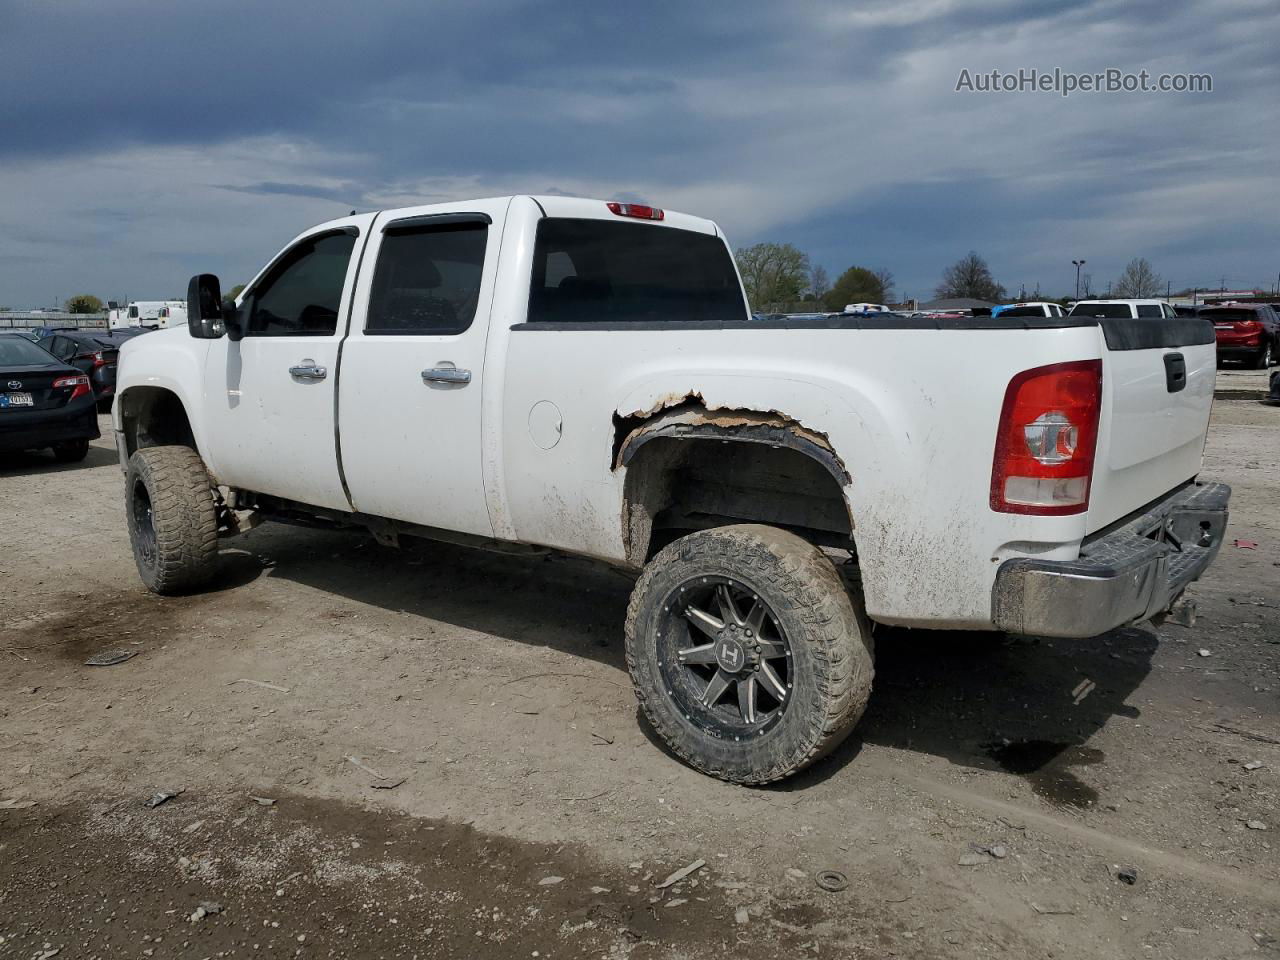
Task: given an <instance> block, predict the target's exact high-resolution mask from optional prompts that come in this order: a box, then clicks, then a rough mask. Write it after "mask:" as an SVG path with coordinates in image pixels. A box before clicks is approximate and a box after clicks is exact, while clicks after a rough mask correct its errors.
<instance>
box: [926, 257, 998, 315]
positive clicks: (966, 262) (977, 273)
mask: <svg viewBox="0 0 1280 960" xmlns="http://www.w3.org/2000/svg"><path fill="white" fill-rule="evenodd" d="M934 293H935V294H936V295H937V297H938V298H939V299H954V298H959V297H965V298H969V299H973V300H987V301H990V302H992V303H995V302H996V301H998V300H1003V299H1004V298H1005V296H1004V287H1003V286H1001V285H1000V284H998V283H996V281H995V278H994V277H993V276H991V268H990V267H989V266H987V261H985V260H983V259H982V257H980V256H978V253H977V251H975V250H970V251H969V254H968V256H965V257H962V258H961V259H959V260H957V261H956V262H955V263H953V264H952V265H951V266H949V267H947V269H946V270H944V271H942V282H941V283H940V284H938V287H937V289H936V290H935V291H934Z"/></svg>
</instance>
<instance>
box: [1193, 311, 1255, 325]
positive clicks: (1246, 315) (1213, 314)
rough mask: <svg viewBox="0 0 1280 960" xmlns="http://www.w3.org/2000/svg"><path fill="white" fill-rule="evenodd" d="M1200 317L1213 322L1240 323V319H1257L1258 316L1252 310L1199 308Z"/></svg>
mask: <svg viewBox="0 0 1280 960" xmlns="http://www.w3.org/2000/svg"><path fill="white" fill-rule="evenodd" d="M1200 319H1202V320H1212V321H1213V322H1214V323H1240V322H1241V321H1242V320H1257V319H1259V317H1258V314H1257V313H1255V312H1254V311H1253V310H1201V311H1200Z"/></svg>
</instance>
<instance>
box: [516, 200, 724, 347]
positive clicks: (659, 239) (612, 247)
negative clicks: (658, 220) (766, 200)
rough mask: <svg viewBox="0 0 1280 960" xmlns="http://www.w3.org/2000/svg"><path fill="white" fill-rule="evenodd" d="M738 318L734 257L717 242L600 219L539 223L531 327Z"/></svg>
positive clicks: (716, 239) (706, 237)
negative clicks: (547, 324)
mask: <svg viewBox="0 0 1280 960" xmlns="http://www.w3.org/2000/svg"><path fill="white" fill-rule="evenodd" d="M745 319H747V305H746V302H745V301H744V300H743V297H742V287H741V286H740V285H739V283H738V274H737V271H736V270H734V267H733V258H732V257H731V256H730V255H729V248H728V247H726V246H725V244H724V241H723V240H721V239H720V238H719V237H714V236H711V235H709V234H705V233H695V232H693V231H691V230H677V229H674V228H671V227H657V226H651V225H645V224H634V223H610V222H609V221H607V220H571V219H562V218H554V219H544V220H541V221H540V222H539V223H538V237H537V243H536V244H535V246H534V254H533V285H532V288H531V290H530V294H529V320H530V321H531V322H552V323H618V322H623V323H628V322H643V321H654V320H663V321H668V320H676V321H696V320H702V321H708V320H709V321H716V322H726V321H735V320H745Z"/></svg>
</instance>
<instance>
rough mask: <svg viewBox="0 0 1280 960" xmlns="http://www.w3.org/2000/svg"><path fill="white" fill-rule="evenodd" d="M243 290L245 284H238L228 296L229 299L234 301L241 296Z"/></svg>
mask: <svg viewBox="0 0 1280 960" xmlns="http://www.w3.org/2000/svg"><path fill="white" fill-rule="evenodd" d="M243 289H244V284H243V283H237V284H236V285H235V286H234V287H232V288H231V291H230V292H229V293H228V294H227V299H228V300H234V299H235V298H236V297H238V296H240V291H241V290H243Z"/></svg>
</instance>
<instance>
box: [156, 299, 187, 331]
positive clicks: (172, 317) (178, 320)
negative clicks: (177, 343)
mask: <svg viewBox="0 0 1280 960" xmlns="http://www.w3.org/2000/svg"><path fill="white" fill-rule="evenodd" d="M159 325H160V326H162V327H185V326H186V325H187V302H186V301H185V300H166V301H165V302H164V306H163V307H161V308H160V316H159Z"/></svg>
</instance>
